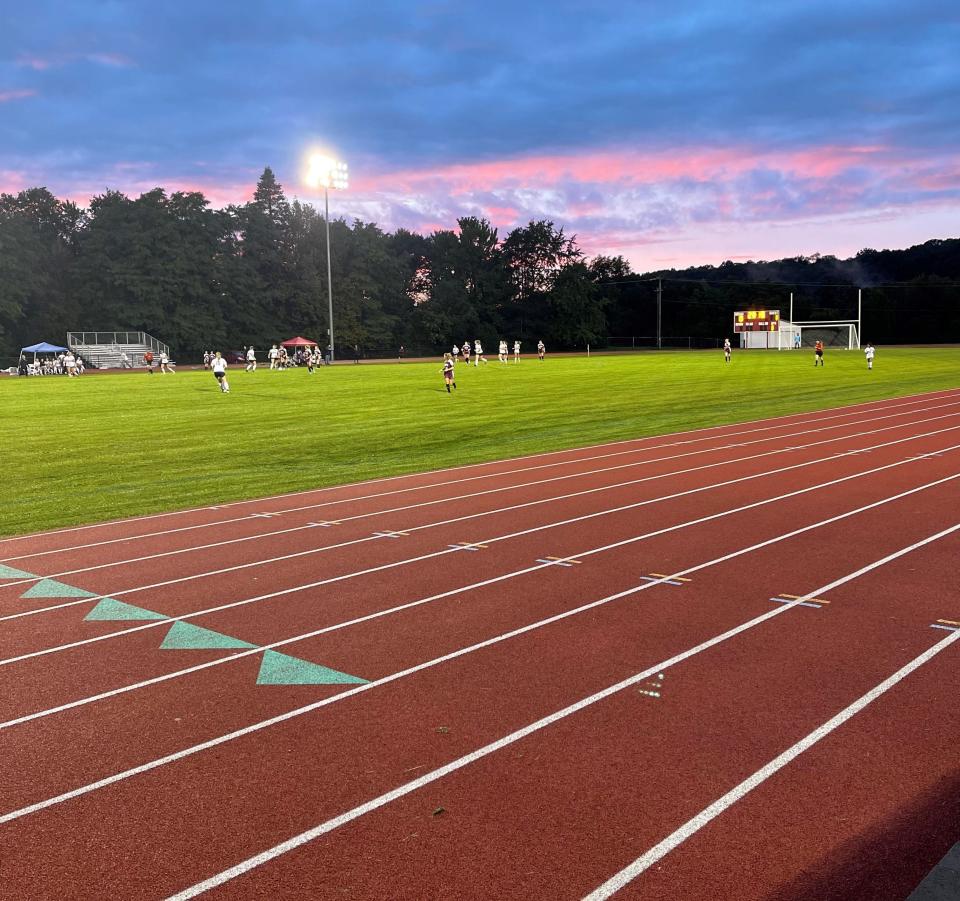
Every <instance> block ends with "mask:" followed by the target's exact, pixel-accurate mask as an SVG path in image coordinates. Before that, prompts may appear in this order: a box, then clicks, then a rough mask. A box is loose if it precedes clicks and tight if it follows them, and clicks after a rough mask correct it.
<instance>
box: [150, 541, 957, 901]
mask: <svg viewBox="0 0 960 901" xmlns="http://www.w3.org/2000/svg"><path fill="white" fill-rule="evenodd" d="M957 530H960V524H957V525H954V526H951V527H950V528H948V529H944V530H943V531H941V532H938V533H937V534H936V535H931V536H929V537H927V538H924V539H923V540H921V541H918V542H916V543H915V544H912V545H910V546H909V547H906V548H901V549H900V550H898V551H895V552H894V553H892V554H889V555H887V556H886V557H883V558H882V559H880V560H876V561H874V562H873V563H869V564H867V565H866V566H864V567H862V568H861V569H859V570H857V571H856V572H854V573H850V574H849V575H846V576H842V577H841V578H839V579H836V580H834V581H833V582H831V583H829V584H828V585H824V586H823V587H821V588H818V589H816V590H815V591H811V592H808V593H807V594H805V595H804V596H803V597H801V598H798V599H797V600H796V601H794V602H792V603H791V604H789V605H785V606H783V607H779V608H778V609H776V610H771V611H769V612H768V613H765V614H763V615H761V616H758V617H756V618H754V619H752V620H749V621H747V622H745V623H741V624H740V625H739V626H735V627H734V628H733V629H730V630H728V631H726V632H724V633H722V634H720V635H717V636H715V637H713V638H711V639H708V640H707V641H704V642H702V643H701V644H698V645H697V646H696V647H693V648H690V649H689V650H687V651H683V652H681V653H680V654H677V655H675V656H673V657H671V658H669V659H668V660H664V661H662V662H661V663H657V664H655V665H654V666H651V667H648V668H647V669H645V670H643V671H642V672H640V673H636V674H635V675H633V676H630V677H629V678H627V679H624V680H622V681H621V682H617V683H616V684H615V685H611V686H609V687H607V688H604V689H602V690H601V691H598V692H596V693H594V694H592V695H589V696H587V697H585V698H582V699H581V700H579V701H576V702H575V703H573V704H570V705H568V706H567V707H564V708H562V709H561V710H557V711H556V712H554V713H551V714H549V715H548V716H545V717H543V718H541V719H539V720H537V721H536V722H533V723H531V724H530V725H528V726H524V727H523V728H522V729H517V730H516V731H515V732H511V733H510V734H509V735H505V736H504V737H503V738H500V739H498V740H497V741H494V742H491V743H490V744H487V745H484V746H483V747H481V748H477V750H475V751H472V752H471V753H469V754H465V755H464V756H462V757H459V758H457V759H456V760H453V761H451V762H450V763H448V764H445V765H444V766H442V767H439V768H438V769H435V770H433V771H432V772H430V773H425V774H424V775H423V776H420V777H419V778H418V779H414V780H412V781H410V782H407V783H406V784H404V785H401V786H398V787H397V788H395V789H393V791H389V792H386V793H385V794H382V795H380V796H379V797H377V798H373V799H372V800H370V801H367V802H366V803H365V804H361V805H359V806H357V807H354V808H353V809H352V810H348V811H347V812H345V813H342V814H340V816H337V817H334V818H333V819H330V820H327V821H326V822H324V823H321V824H320V825H318V826H315V827H314V828H312V829H308V830H306V831H305V832H301V833H300V834H299V835H295V836H293V837H292V838H290V839H287V841H285V842H282V843H280V844H279V845H274V847H272V848H269V849H268V850H266V851H263V852H261V853H260V854H257V855H255V856H253V857H250V858H248V859H247V860H245V861H242V862H241V863H239V864H237V865H236V866H233V867H230V869H227V870H224V871H222V872H221V873H218V874H217V875H215V876H212V877H210V878H209V879H206V880H204V881H203V882H198V883H196V884H195V885H193V886H191V887H189V888H187V889H184V890H183V891H181V892H178V893H177V894H175V895H171V896H170V897H169V898H168V899H167V901H186V899H188V898H195V897H196V896H197V895H201V894H203V893H204V892H208V891H210V890H211V889H213V888H216V887H218V886H221V885H223V884H224V883H226V882H229V881H231V880H232V879H235V878H236V877H238V876H242V875H243V874H244V873H248V872H250V870H253V869H256V868H257V867H259V866H262V865H263V864H265V863H268V862H269V861H271V860H274V859H276V858H278V857H281V856H282V855H284V854H286V853H288V852H290V851H293V850H295V849H296V848H299V847H301V846H303V845H305V844H307V843H308V842H311V841H313V840H314V839H316V838H319V837H320V836H321V835H326V834H327V833H329V832H333V831H334V830H335V829H339V828H340V827H341V826H344V825H346V824H347V823H350V822H353V821H354V820H357V819H359V818H360V817H362V816H365V815H366V814H368V813H371V812H372V811H374V810H378V809H379V808H381V807H384V806H386V805H387V804H390V803H392V802H393V801H396V800H398V799H399V798H402V797H404V796H405V795H409V794H411V793H412V792H415V791H417V790H419V789H421V788H423V787H424V786H425V785H429V784H431V783H432V782H436V781H438V780H439V779H443V778H444V777H445V776H448V775H450V774H451V773H454V772H456V771H457V770H460V769H463V767H465V766H468V765H469V764H472V763H475V762H476V761H478V760H482V759H483V758H484V757H488V756H490V755H491V754H493V753H495V752H496V751H499V750H501V749H503V748H505V747H508V746H509V745H512V744H515V743H516V742H518V741H520V740H521V739H523V738H526V737H527V736H529V735H532V734H533V733H535V732H539V731H541V730H543V729H545V728H546V727H547V726H551V725H553V724H554V723H556V722H559V721H560V720H563V719H566V718H567V717H568V716H571V715H573V714H575V713H579V712H580V711H581V710H585V709H586V708H587V707H591V706H593V705H594V704H597V703H598V702H600V701H603V700H605V699H607V698H609V697H611V696H612V695H615V694H617V693H619V692H621V691H623V690H624V689H626V688H630V687H631V686H633V685H636V684H637V683H638V682H642V681H644V680H645V679H649V678H650V677H651V676H653V675H655V674H657V673H661V672H663V671H664V670H667V669H670V668H671V667H674V666H676V665H677V664H679V663H682V662H683V661H684V660H687V659H689V658H690V657H694V656H696V655H697V654H701V653H703V652H704V651H706V650H709V649H710V648H713V647H715V646H716V645H719V644H721V643H723V642H724V641H728V640H729V639H731V638H734V637H735V636H737V635H741V634H742V633H744V632H746V631H748V630H750V629H753V628H755V627H756V626H758V625H760V624H761V623H764V622H766V621H767V620H770V619H773V618H774V617H775V616H776V615H777V614H778V613H780V614H782V613H784V612H786V611H787V610H790V609H792V608H793V607H794V606H796V605H797V604H800V603H802V602H804V601H807V600H810V599H811V598H815V597H818V596H820V595H822V594H825V593H827V592H828V591H830V590H832V589H833V588H836V587H838V586H840V585H844V584H846V583H847V582H851V581H853V580H854V579H857V578H859V577H860V576H862V575H864V574H866V573H868V572H870V571H872V570H874V569H877V568H878V567H880V566H883V565H884V564H886V563H889V562H890V561H892V560H896V559H897V558H899V557H903V556H904V555H906V554H909V553H910V552H912V551H914V550H917V549H918V548H921V547H923V546H924V545H927V544H930V543H931V542H933V541H937V540H938V539H940V538H943V537H945V536H946V535H950V534H951V533H953V532H956V531H957ZM675 575H678V574H675ZM674 577H675V576H674ZM958 638H960V632H953V633H951V634H950V635H949V636H948V637H947V638H945V639H943V640H942V641H940V642H938V643H937V644H936V645H934V647H933V648H931V649H930V650H929V651H927V652H926V653H925V654H923V655H921V656H920V657H918V658H916V660H915V661H913V664H909V665H908V666H907V667H905V668H904V669H903V670H900V671H899V673H898V674H895V676H893V677H891V679H896V681H899V679H902V678H903V677H904V676H905V675H907V674H908V673H909V672H912V669H910V668H909V667H910V666H912V667H913V669H916V667H917V666H921V665H922V664H923V663H925V662H926V661H927V660H929V659H930V657H932V656H935V655H936V654H937V653H939V652H940V651H941V650H943V649H944V648H946V647H947V646H948V645H949V644H951V643H952V642H953V641H956V640H957V639H958ZM918 661H919V662H918ZM901 673H902V675H900V674H901ZM897 676H899V678H897ZM887 681H888V682H889V681H890V680H887ZM886 684H887V683H886V682H885V683H882V684H881V686H878V687H877V688H876V689H874V691H878V690H879V689H881V688H882V687H883V686H884V685H886ZM891 684H896V682H892V683H891ZM887 687H889V686H887ZM883 691H886V688H883ZM880 693H881V694H882V693H883V692H882V691H880ZM865 697H870V695H866V696H865ZM861 700H862V699H861ZM870 700H872V697H870ZM867 703H869V701H868V702H867ZM851 706H853V705H851ZM864 706H865V705H864ZM847 709H848V710H849V709H850V708H847ZM846 712H847V711H844V713H846ZM853 712H856V711H853ZM850 715H852V714H850ZM840 716H843V714H840ZM847 718H849V716H848V717H847ZM831 722H832V721H831ZM837 725H839V723H837ZM833 728H836V726H834V727H833Z"/></svg>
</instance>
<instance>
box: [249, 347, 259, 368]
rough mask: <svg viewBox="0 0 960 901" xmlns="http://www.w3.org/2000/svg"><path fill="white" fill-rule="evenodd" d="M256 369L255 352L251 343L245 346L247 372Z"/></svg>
mask: <svg viewBox="0 0 960 901" xmlns="http://www.w3.org/2000/svg"><path fill="white" fill-rule="evenodd" d="M256 371H257V352H256V351H255V350H254V349H253V345H252V344H251V345H250V346H249V347H248V348H247V372H256Z"/></svg>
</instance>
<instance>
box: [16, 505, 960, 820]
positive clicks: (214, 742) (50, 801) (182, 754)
mask: <svg viewBox="0 0 960 901" xmlns="http://www.w3.org/2000/svg"><path fill="white" fill-rule="evenodd" d="M870 506H871V507H875V506H877V504H871V505H870ZM863 509H866V508H861V509H860V510H854V511H850V512H848V513H845V514H843V515H842V516H838V517H833V518H832V519H831V520H825V521H824V522H823V523H816V524H814V525H810V526H806V527H804V528H802V529H796V530H794V531H792V532H788V533H786V534H784V535H779V536H776V537H774V538H768V539H767V540H765V541H761V542H758V543H757V544H753V545H750V546H749V547H745V548H741V549H740V550H738V551H732V552H730V553H728V554H724V555H723V556H721V557H716V558H714V559H713V560H708V561H707V562H706V563H700V564H697V565H695V566H691V567H688V568H687V569H683V570H680V571H678V572H676V573H673V574H671V575H668V576H664V577H663V578H662V579H659V580H657V581H655V582H644V583H643V584H642V585H638V586H635V587H634V588H629V589H627V590H626V591H620V592H617V593H616V594H612V595H609V596H608V597H605V598H600V599H599V600H596V601H591V602H590V603H587V604H584V605H582V606H581V607H577V608H575V609H573V610H567V611H565V612H563V613H559V614H556V615H555V616H551V617H549V618H547V619H544V620H540V621H539V622H535V623H531V624H530V625H527V626H521V627H520V628H517V629H513V630H512V631H510V632H505V633H503V634H502V635H497V636H494V637H493V638H488V639H486V640H485V641H481V642H478V643H476V644H473V645H469V646H468V647H465V648H460V649H459V650H456V651H452V652H450V653H449V654H445V655H443V656H442V657H436V658H434V659H433V660H428V661H426V662H425V663H418V664H416V665H414V666H411V667H409V668H407V669H405V670H401V671H399V672H396V673H392V674H391V675H389V676H384V677H383V678H381V679H377V680H375V681H373V682H368V683H366V684H365V685H358V686H356V687H355V688H351V689H347V690H346V691H343V692H341V693H339V694H336V695H333V696H331V697H327V698H324V699H323V700H320V701H314V702H313V703H311V704H307V705H305V706H303V707H298V708H296V709H294V710H288V711H287V712H286V713H281V714H278V715H277V716H273V717H270V718H269V719H265V720H261V721H260V722H257V723H252V724H251V725H249V726H244V727H243V728H241V729H237V730H235V731H233V732H229V733H227V734H225V735H221V736H218V737H217V738H211V739H208V740H207V741H204V742H201V743H199V744H196V745H193V746H192V747H189V748H184V749H182V750H180V751H175V752H174V753H172V754H167V755H166V756H164V757H158V758H156V759H155V760H151V761H149V762H148V763H144V764H140V765H139V766H136V767H132V768H130V769H127V770H123V771H122V772H119V773H115V774H114V775H112V776H107V777H105V778H103V779H99V780H97V781H96V782H91V783H88V784H87V785H83V786H80V787H79V788H75V789H72V790H71V791H68V792H64V793H63V794H60V795H55V796H54V797H52V798H47V799H46V800H44V801H38V802H36V803H34V804H31V805H29V806H27V807H22V808H20V809H19V810H14V811H11V812H9V813H6V814H3V815H0V825H4V824H6V823H9V822H12V821H13V820H18V819H21V818H22V817H25V816H29V815H30V814H33V813H38V812H39V811H41V810H46V809H47V808H50V807H54V806H56V805H58V804H63V803H65V802H66V801H70V800H73V799H74V798H79V797H81V796H83V795H87V794H90V793H91V792H94V791H97V790H99V789H101V788H106V787H107V786H110V785H115V784H117V783H118V782H123V781H125V780H127V779H131V778H133V777H134V776H138V775H141V774H142V773H147V772H150V771H151V770H155V769H158V768H159V767H162V766H166V765H167V764H170V763H176V762H177V761H178V760H183V759H185V758H187V757H192V756H194V755H195V754H199V753H201V752H203V751H207V750H209V749H210V748H215V747H218V746H220V745H223V744H226V743H227V742H231V741H234V740H236V739H238V738H243V737H244V736H246V735H251V734H253V733H255V732H260V731H262V730H264V729H268V728H270V727H271V726H275V725H278V724H280V723H284V722H286V721H287V720H292V719H296V718H297V717H301V716H304V715H306V714H308V713H312V712H313V711H315V710H319V709H321V708H322V707H326V706H328V705H330V704H336V703H338V702H339V701H343V700H346V699H347V698H350V697H353V696H354V695H357V694H363V693H364V692H367V691H372V690H373V689H375V688H378V687H380V686H381V685H388V684H389V683H391V682H396V681H397V680H399V679H403V678H405V677H407V676H411V675H413V674H415V673H419V672H423V671H424V670H427V669H432V668H433V667H435V666H439V665H441V664H443V663H447V662H449V661H451V660H455V659H457V658H459V657H464V656H466V655H467V654H471V653H474V652H476V651H479V650H482V649H483V648H488V647H491V646H493V645H496V644H500V643H501V642H504V641H508V640H509V639H511V638H516V637H517V636H519V635H524V634H526V633H528V632H532V631H535V630H536V629H540V628H543V627H544V626H548V625H550V624H552V623H556V622H560V621H561V620H564V619H568V618H569V617H572V616H577V615H578V614H580V613H584V612H586V611H588V610H593V609H595V608H597V607H601V606H604V605H605V604H609V603H611V602H613V601H616V600H619V599H620V598H624V597H629V596H631V595H635V594H639V593H640V592H643V591H649V590H650V589H651V588H652V587H653V586H655V585H659V584H661V583H663V582H667V581H670V580H671V579H676V578H682V577H683V576H685V575H690V574H692V573H696V572H700V571H701V570H704V569H708V568H710V567H711V566H716V565H718V564H720V563H725V562H727V561H728V560H733V559H736V558H737V557H741V556H743V555H745V554H749V553H752V552H753V551H755V550H759V549H761V548H765V547H769V546H771V545H774V544H777V543H779V542H780V541H784V540H787V539H788V538H791V537H794V536H795V535H799V534H801V533H802V532H806V531H809V530H810V529H814V528H817V527H819V526H820V525H824V524H826V523H827V522H835V521H837V520H839V519H843V518H844V517H847V516H852V515H854V514H856V513H859V512H862V510H863ZM957 529H960V525H957V526H952V527H951V528H949V529H946V530H944V531H943V532H940V533H937V534H936V535H934V536H932V537H930V538H925V539H923V540H921V541H919V542H917V543H915V544H913V545H911V546H910V547H908V548H906V549H901V550H899V551H895V552H894V553H892V554H890V555H888V556H887V557H884V558H883V559H882V560H880V561H876V562H874V563H871V564H868V565H867V566H865V567H863V568H861V569H859V570H857V571H856V572H855V573H852V574H850V575H848V576H842V577H841V578H840V579H837V580H835V581H834V582H831V583H830V584H829V585H828V586H825V587H823V588H818V589H816V590H815V591H811V592H808V593H807V594H806V595H804V596H803V597H800V598H796V599H794V600H792V601H790V603H788V604H784V605H782V606H779V607H775V608H774V609H772V610H770V611H769V612H767V613H764V614H762V615H761V616H758V617H755V618H754V619H752V620H749V621H748V622H747V623H744V624H741V625H740V626H737V627H735V628H734V629H732V630H730V631H729V632H725V633H723V635H721V636H719V637H718V638H714V639H711V640H709V641H707V642H706V643H704V644H701V645H697V647H696V648H694V649H693V650H692V651H687V652H684V653H683V654H681V655H680V656H679V657H677V658H671V661H669V662H668V663H669V665H672V664H673V663H675V662H679V660H682V659H685V658H686V657H689V656H693V655H694V654H696V653H699V651H700V650H705V649H706V648H707V647H710V646H712V645H713V644H719V643H720V641H723V640H725V639H726V638H728V637H730V636H732V635H735V634H739V633H740V632H744V631H746V630H747V629H749V628H752V627H753V626H755V625H759V624H760V623H763V622H766V621H767V620H768V619H772V618H773V617H775V616H778V615H780V614H782V613H784V612H786V611H787V610H789V609H791V608H792V607H795V606H798V605H800V604H802V603H803V602H804V601H807V600H809V599H810V598H814V597H817V596H818V595H820V594H823V593H824V592H826V591H829V590H831V589H832V588H836V587H838V586H840V585H843V584H846V582H849V581H851V580H853V579H856V578H858V577H859V576H861V575H863V574H865V573H867V572H870V571H872V570H874V569H876V568H878V567H879V566H882V565H883V564H885V563H888V562H890V561H891V560H895V559H897V558H898V557H901V556H903V555H904V554H906V553H909V552H910V551H912V550H916V549H917V548H920V547H923V546H924V545H926V544H929V543H931V542H932V541H936V540H937V539H938V538H941V537H943V536H944V535H947V534H950V533H951V532H953V531H956V530H957ZM235 656H236V657H239V656H240V655H239V654H238V655H235ZM666 665H667V664H657V665H655V666H653V667H651V668H650V669H649V670H644V672H643V673H640V674H638V675H637V676H633V677H631V680H630V681H631V682H634V681H637V680H642V679H646V678H648V677H649V676H650V675H653V674H654V673H657V672H659V671H660V670H662V669H664V668H665V666H666ZM197 668H199V667H197ZM623 687H626V686H623ZM608 691H609V690H608ZM610 693H611V694H612V693H613V692H610Z"/></svg>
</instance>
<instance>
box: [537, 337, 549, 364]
mask: <svg viewBox="0 0 960 901" xmlns="http://www.w3.org/2000/svg"><path fill="white" fill-rule="evenodd" d="M546 352H547V348H546V347H544V344H543V342H542V341H538V342H537V356H538V357H540V362H541V363H542V362H543V355H544V354H545V353H546Z"/></svg>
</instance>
